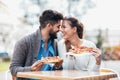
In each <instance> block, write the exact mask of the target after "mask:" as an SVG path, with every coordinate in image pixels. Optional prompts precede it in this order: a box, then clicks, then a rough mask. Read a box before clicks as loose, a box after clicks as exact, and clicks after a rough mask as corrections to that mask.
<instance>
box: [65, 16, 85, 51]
mask: <svg viewBox="0 0 120 80" xmlns="http://www.w3.org/2000/svg"><path fill="white" fill-rule="evenodd" d="M63 20H67V21H69V24H70V26H71V27H72V28H73V27H76V28H77V34H78V37H79V38H80V39H82V38H83V34H84V26H83V24H82V23H81V22H79V21H78V19H76V18H74V17H65V18H64V19H63ZM65 45H66V50H67V52H68V51H69V49H71V44H70V42H69V41H67V40H66V41H65Z"/></svg>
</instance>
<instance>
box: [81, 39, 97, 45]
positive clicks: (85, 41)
mask: <svg viewBox="0 0 120 80" xmlns="http://www.w3.org/2000/svg"><path fill="white" fill-rule="evenodd" d="M83 45H84V46H88V47H96V45H95V43H94V42H92V41H90V40H86V39H83Z"/></svg>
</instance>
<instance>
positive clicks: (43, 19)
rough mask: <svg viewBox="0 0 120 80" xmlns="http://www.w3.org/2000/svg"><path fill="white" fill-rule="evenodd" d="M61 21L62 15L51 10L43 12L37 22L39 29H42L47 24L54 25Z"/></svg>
mask: <svg viewBox="0 0 120 80" xmlns="http://www.w3.org/2000/svg"><path fill="white" fill-rule="evenodd" d="M61 19H63V15H62V14H61V13H59V12H57V11H53V10H45V11H44V12H43V13H42V15H41V16H40V17H39V22H40V25H41V28H44V27H45V26H46V25H47V24H48V23H50V24H51V25H54V24H56V23H57V22H58V21H60V20H61Z"/></svg>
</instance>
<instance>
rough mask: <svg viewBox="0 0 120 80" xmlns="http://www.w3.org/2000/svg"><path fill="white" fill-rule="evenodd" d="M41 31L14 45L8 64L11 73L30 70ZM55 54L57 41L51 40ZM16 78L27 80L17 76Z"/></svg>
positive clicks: (56, 52)
mask: <svg viewBox="0 0 120 80" xmlns="http://www.w3.org/2000/svg"><path fill="white" fill-rule="evenodd" d="M40 41H41V32H40V30H37V31H36V32H34V33H32V34H31V35H28V36H26V37H24V38H22V39H21V40H19V41H18V42H17V43H16V44H15V47H14V52H13V57H12V60H11V64H10V71H11V74H12V75H14V76H16V74H17V72H24V71H30V66H31V65H32V64H33V63H34V62H35V60H36V57H37V56H38V52H39V50H40V44H41V42H40ZM53 46H54V50H55V55H56V56H58V51H57V43H56V41H55V40H53ZM17 80H27V79H23V78H17Z"/></svg>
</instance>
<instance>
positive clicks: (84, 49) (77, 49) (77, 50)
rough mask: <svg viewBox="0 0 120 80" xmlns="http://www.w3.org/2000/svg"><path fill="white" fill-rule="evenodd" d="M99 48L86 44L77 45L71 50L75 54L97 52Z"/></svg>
mask: <svg viewBox="0 0 120 80" xmlns="http://www.w3.org/2000/svg"><path fill="white" fill-rule="evenodd" d="M96 50H97V49H95V48H92V47H86V46H75V47H74V48H72V49H70V52H72V53H74V54H81V53H87V52H96Z"/></svg>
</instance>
